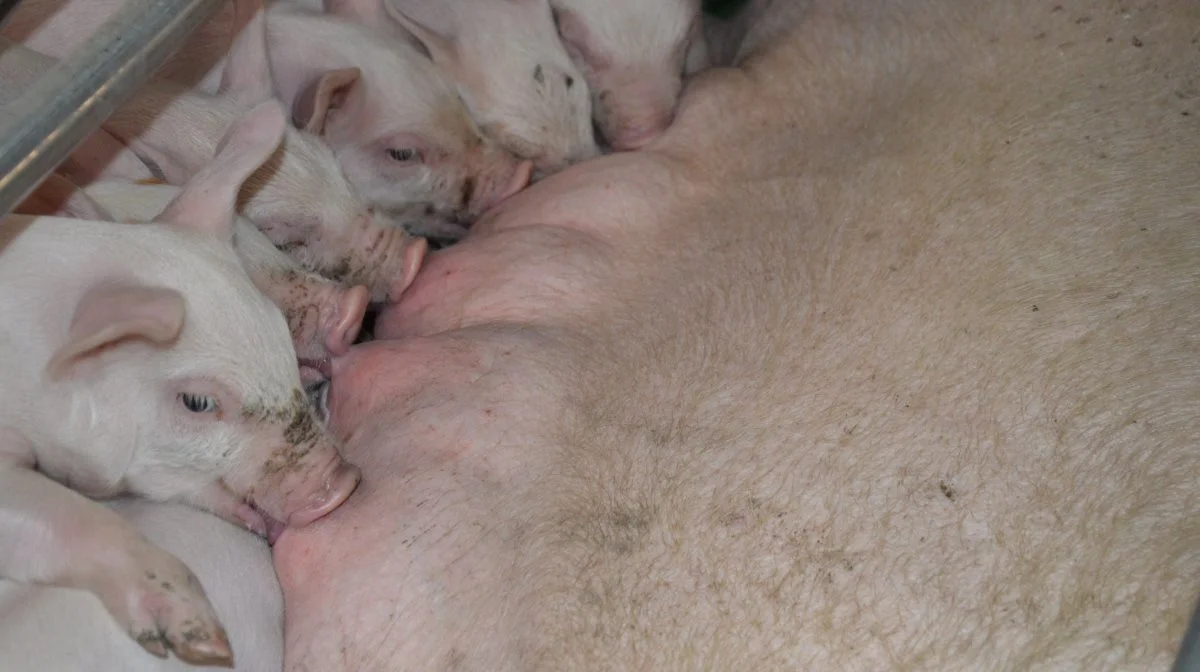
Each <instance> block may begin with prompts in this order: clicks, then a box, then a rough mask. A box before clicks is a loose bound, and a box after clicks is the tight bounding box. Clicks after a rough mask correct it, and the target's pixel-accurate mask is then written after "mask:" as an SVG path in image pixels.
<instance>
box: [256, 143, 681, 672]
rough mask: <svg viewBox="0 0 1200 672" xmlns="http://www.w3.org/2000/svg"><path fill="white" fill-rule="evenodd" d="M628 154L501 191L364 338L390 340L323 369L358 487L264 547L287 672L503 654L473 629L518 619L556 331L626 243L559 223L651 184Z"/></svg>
mask: <svg viewBox="0 0 1200 672" xmlns="http://www.w3.org/2000/svg"><path fill="white" fill-rule="evenodd" d="M639 161H640V159H638V158H637V157H636V156H635V155H623V156H612V157H606V158H604V159H598V160H595V161H592V162H588V163H585V164H580V165H578V166H576V167H574V168H572V169H569V170H568V171H565V172H563V173H559V174H557V175H555V176H553V177H551V178H549V179H547V180H545V181H543V182H541V183H539V184H538V185H535V187H533V188H531V189H529V190H528V191H526V192H523V193H521V194H519V195H518V196H516V197H514V198H513V199H512V200H511V201H509V202H508V203H507V204H505V205H504V206H502V207H501V208H500V209H498V210H497V211H496V212H495V213H494V215H493V216H491V217H489V218H488V220H486V221H484V222H481V224H480V225H479V227H478V228H477V229H475V230H473V231H472V233H471V235H470V236H469V237H468V238H467V239H466V240H465V241H463V242H462V243H459V244H458V245H455V246H453V247H450V248H447V249H445V250H440V251H437V252H434V253H431V254H430V255H429V258H428V260H427V262H426V266H425V268H424V269H423V270H422V272H421V273H420V274H419V275H418V277H417V279H416V281H415V282H414V283H413V284H412V286H411V287H410V288H409V289H408V291H406V292H405V293H404V295H403V298H402V300H401V302H400V303H399V304H397V305H392V306H390V307H388V308H387V309H386V310H385V311H384V313H383V314H382V315H381V317H380V319H379V322H378V324H377V326H376V333H377V336H378V337H380V338H383V339H391V340H377V341H374V342H371V343H367V344H364V345H359V346H356V347H354V348H352V349H351V351H350V353H348V354H347V355H345V356H343V357H339V358H336V359H335V360H334V362H333V366H332V377H331V383H330V387H329V389H328V392H327V405H328V411H329V419H330V426H331V427H332V428H333V430H334V431H335V432H336V433H337V434H339V435H340V436H341V437H342V438H344V439H345V442H346V443H345V451H344V452H345V457H346V459H347V460H349V461H350V462H352V463H354V464H357V465H359V466H360V467H361V468H362V473H363V481H362V483H361V485H360V486H359V489H358V492H357V493H356V495H355V496H354V497H352V498H351V499H350V500H349V501H347V502H346V503H345V504H344V505H343V506H341V507H340V508H339V509H337V510H336V511H334V512H333V513H332V514H330V515H329V516H328V517H326V518H324V519H322V520H319V521H317V522H316V523H314V524H313V525H311V526H309V527H306V528H303V529H288V530H287V531H285V532H284V534H283V536H282V537H280V539H279V540H278V543H277V545H276V546H275V562H276V567H277V570H278V573H279V577H280V581H281V584H282V587H283V590H284V595H285V601H286V604H287V624H288V627H287V652H288V653H287V656H288V669H289V670H295V671H299V670H306V671H308V670H311V671H316V670H335V669H337V670H340V669H364V670H365V669H440V667H442V666H445V665H447V664H450V663H451V662H453V661H454V660H456V659H458V660H461V659H462V657H463V656H466V655H468V654H466V653H464V651H465V650H467V649H469V650H470V652H471V653H470V654H469V658H470V659H474V660H475V663H480V662H481V661H483V660H492V661H496V662H494V663H493V664H494V665H495V667H493V668H492V669H503V668H504V667H506V665H505V664H503V663H501V662H499V661H503V660H511V658H509V657H507V656H510V655H511V654H512V651H511V650H509V647H511V646H513V642H514V641H515V640H517V639H519V637H518V636H517V635H516V634H515V633H511V632H502V631H501V632H494V633H493V634H491V635H489V636H487V637H481V636H480V634H479V633H480V625H481V624H486V627H487V629H488V630H489V631H491V630H494V628H495V627H496V624H498V623H513V625H514V627H515V626H516V624H517V622H518V621H520V620H521V619H516V621H514V620H513V619H512V618H511V614H512V609H513V608H514V602H513V601H514V600H517V601H519V598H518V597H517V596H516V593H517V592H518V590H517V589H514V588H511V586H512V585H513V581H514V580H516V578H517V577H518V576H519V575H520V574H519V571H518V570H517V569H515V567H516V564H517V563H515V562H514V558H513V546H512V541H513V539H514V538H516V537H515V536H514V535H519V534H520V533H519V532H518V530H517V527H518V526H517V524H516V523H515V522H514V521H516V520H518V519H520V517H521V514H520V511H521V510H523V509H522V508H521V506H520V505H518V504H516V502H517V501H518V499H520V494H519V493H522V492H533V491H535V489H536V484H537V482H538V479H539V468H541V466H542V465H544V464H546V462H547V461H548V456H549V455H550V454H551V453H550V452H549V451H554V450H557V448H556V446H557V445H558V443H559V441H558V439H557V438H556V437H553V436H551V433H552V428H553V427H554V426H555V420H556V418H558V417H560V416H561V415H562V412H563V411H562V409H563V403H564V402H563V401H562V399H563V398H564V397H565V393H566V387H565V386H566V385H567V384H568V379H569V378H570V374H569V372H570V371H571V370H572V368H577V367H574V366H573V359H574V358H575V357H576V356H577V354H578V353H577V351H574V350H572V349H571V347H572V346H571V345H570V344H571V343H574V342H575V341H574V340H572V339H571V338H569V337H564V333H566V332H567V331H569V330H570V329H576V328H578V327H577V325H579V324H581V323H583V322H585V321H586V319H587V316H588V315H589V314H592V311H594V310H595V309H596V308H597V307H598V306H602V305H603V302H604V301H605V298H604V297H605V295H606V293H605V288H606V287H611V286H612V285H613V284H614V283H615V282H616V281H617V277H616V273H617V268H618V266H617V265H616V264H614V263H613V261H614V256H615V254H616V253H617V252H618V250H619V249H620V248H619V245H621V244H626V245H629V246H631V247H632V246H633V245H634V244H635V243H639V239H638V237H637V236H636V235H631V232H629V231H624V232H622V231H620V229H621V227H622V226H623V224H621V223H619V222H607V223H605V222H598V221H597V220H596V219H592V220H589V222H588V223H587V224H586V225H585V224H584V223H582V222H578V221H576V220H574V219H573V217H572V215H571V213H578V212H592V213H595V212H603V211H604V209H603V208H598V204H599V205H603V204H611V203H612V202H613V201H612V199H613V197H614V194H616V193H619V192H618V190H617V189H615V188H614V185H619V184H621V183H622V181H624V180H629V181H631V183H640V185H639V189H638V190H636V191H635V192H634V193H646V192H645V190H644V186H645V184H646V183H647V181H649V180H651V179H652V178H653V177H654V176H653V175H650V176H647V175H639V171H638V166H639ZM593 185H596V186H593ZM659 193H661V192H659ZM638 207H639V202H636V201H634V200H630V201H629V202H628V203H627V207H625V208H623V209H621V211H620V212H621V213H622V215H629V214H630V213H631V212H634V211H636V210H637V209H638ZM621 221H622V222H625V221H630V222H636V221H643V222H644V221H645V219H644V217H639V216H636V215H635V216H634V217H631V218H629V219H628V220H626V219H624V218H623V219H622V220H621ZM537 222H555V223H556V224H555V225H540V224H530V223H537ZM606 227H607V229H608V230H606ZM624 241H629V242H627V243H626V242H624ZM626 249H630V248H626ZM506 586H509V588H507V589H506V588H504V587H506ZM505 614H509V617H506V616H505ZM477 656H478V659H476V657H477ZM484 656H488V657H484ZM468 667H469V665H468ZM464 669H465V668H464Z"/></svg>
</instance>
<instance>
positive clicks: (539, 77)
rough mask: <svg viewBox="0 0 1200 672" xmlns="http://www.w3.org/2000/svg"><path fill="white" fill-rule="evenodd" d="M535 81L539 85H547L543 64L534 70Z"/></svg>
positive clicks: (539, 64)
mask: <svg viewBox="0 0 1200 672" xmlns="http://www.w3.org/2000/svg"><path fill="white" fill-rule="evenodd" d="M533 81H535V82H537V83H538V84H545V83H546V75H545V73H543V72H542V64H541V63H538V64H537V67H535V68H534V69H533Z"/></svg>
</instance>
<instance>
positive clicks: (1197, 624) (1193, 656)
mask: <svg viewBox="0 0 1200 672" xmlns="http://www.w3.org/2000/svg"><path fill="white" fill-rule="evenodd" d="M1171 672H1200V602H1198V603H1197V604H1196V609H1195V611H1193V612H1192V620H1191V621H1190V622H1189V623H1188V628H1187V632H1185V633H1184V635H1183V642H1182V643H1181V644H1180V645H1179V655H1178V656H1176V658H1175V665H1174V666H1172V667H1171Z"/></svg>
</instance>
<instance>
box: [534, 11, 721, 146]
mask: <svg viewBox="0 0 1200 672" xmlns="http://www.w3.org/2000/svg"><path fill="white" fill-rule="evenodd" d="M550 5H551V6H552V7H553V8H554V17H555V20H556V21H557V23H558V29H559V34H560V35H561V36H562V40H563V43H564V44H565V45H566V47H567V51H568V53H570V54H571V57H572V58H573V59H575V61H576V62H577V63H578V64H579V66H580V68H581V69H582V70H583V72H584V77H585V78H586V79H587V83H588V86H589V87H590V88H591V92H592V110H593V115H594V117H595V119H596V124H597V125H598V126H599V127H600V132H601V134H602V135H603V136H604V139H605V140H607V141H608V143H609V144H610V145H612V147H613V149H616V150H622V151H623V150H633V149H639V148H641V147H644V146H645V145H646V144H648V143H649V142H650V141H652V140H654V139H655V138H657V137H658V136H659V135H661V134H662V132H663V131H664V130H666V128H667V126H668V125H670V123H671V120H672V119H673V118H674V116H675V104H676V101H677V100H678V99H679V94H680V91H681V90H682V88H683V79H684V77H685V76H686V75H690V74H692V73H695V72H697V71H699V70H701V69H703V68H705V67H707V66H708V50H707V46H706V44H705V40H704V31H703V23H702V21H701V12H700V0H550Z"/></svg>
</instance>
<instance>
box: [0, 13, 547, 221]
mask: <svg viewBox="0 0 1200 672" xmlns="http://www.w3.org/2000/svg"><path fill="white" fill-rule="evenodd" d="M122 1H123V0H24V1H23V2H22V3H21V4H20V5H19V6H18V7H17V8H16V9H15V10H13V12H12V13H11V14H10V18H9V22H8V24H7V25H6V26H5V27H4V29H3V34H4V35H6V36H7V37H9V38H10V39H14V40H19V41H21V42H23V43H24V44H26V45H27V46H29V47H30V48H33V49H36V50H38V51H42V52H44V53H47V54H50V55H52V56H55V57H58V58H63V57H65V56H66V55H67V54H69V53H70V52H71V51H72V49H74V48H75V47H76V46H78V45H79V44H81V43H83V41H84V40H86V39H87V38H88V36H89V35H90V34H91V32H92V31H94V29H95V26H96V25H97V21H99V20H102V19H104V18H107V17H109V16H111V15H112V14H113V13H115V12H116V11H117V9H119V8H120V6H121V3H122ZM261 4H262V3H255V2H252V1H251V0H239V1H237V2H231V3H229V4H228V5H226V7H225V8H223V9H222V10H221V11H220V12H219V13H218V15H217V16H216V17H214V19H213V20H211V21H209V22H207V23H206V24H204V25H202V26H200V27H199V28H198V29H197V30H196V31H195V32H194V33H193V34H192V36H191V37H190V38H189V39H188V41H187V42H186V43H185V44H184V45H183V46H182V47H181V48H180V49H179V51H178V53H177V54H176V55H175V56H174V57H172V58H171V59H168V61H167V63H165V64H164V66H163V68H162V69H161V70H160V71H159V72H160V74H161V75H162V76H163V77H164V78H167V79H171V80H172V81H175V82H177V83H180V84H182V85H185V86H188V87H196V88H197V89H198V90H200V91H203V92H205V93H209V94H214V93H217V92H218V91H219V90H220V88H221V87H220V84H219V82H220V80H221V78H222V72H223V70H224V69H225V67H226V66H225V62H226V60H233V59H234V55H233V53H232V52H233V47H231V44H235V43H236V41H237V38H235V36H241V35H242V34H243V33H244V32H245V28H246V25H247V24H248V23H252V21H251V20H248V19H247V16H248V15H249V14H250V10H251V9H252V8H253V7H254V6H255V5H261ZM266 15H267V26H266V36H265V39H266V40H267V42H268V44H269V49H266V48H264V51H266V52H267V53H268V54H269V58H270V67H269V69H270V73H271V75H270V76H271V79H272V80H273V82H274V90H273V93H274V94H275V95H277V96H278V97H279V98H280V99H281V100H282V101H283V102H284V103H285V105H286V106H287V107H288V108H289V109H292V111H293V117H294V121H295V122H296V123H297V125H299V126H300V127H302V128H304V129H307V130H308V131H310V132H311V133H313V134H316V135H319V136H321V137H322V138H323V139H324V140H325V141H326V142H327V143H328V145H329V147H330V148H332V150H333V154H334V155H335V156H336V158H337V160H338V162H340V164H341V166H342V168H343V170H344V171H345V176H346V178H348V179H349V181H350V183H351V184H353V185H354V187H355V189H356V191H357V192H358V193H360V194H361V195H362V197H363V198H364V199H365V200H366V201H367V202H368V203H369V204H370V205H372V206H373V207H375V208H377V209H379V210H382V211H386V212H387V213H388V214H389V215H391V216H393V217H396V218H399V220H400V221H402V222H404V225H405V226H407V227H409V231H411V232H414V233H419V234H421V235H437V236H445V237H454V236H458V235H462V233H464V232H465V225H466V224H469V223H470V222H471V221H473V220H474V219H475V218H476V217H478V216H479V215H480V214H481V213H482V212H483V211H485V210H487V209H488V208H490V207H492V206H494V205H496V204H498V203H500V202H501V201H503V200H505V199H506V198H508V197H509V196H511V195H512V194H513V193H515V192H517V191H519V190H521V189H522V188H524V187H525V186H526V185H527V184H528V183H529V179H530V174H531V171H532V163H531V162H528V161H525V162H522V161H519V160H517V159H516V157H514V156H513V155H512V154H510V153H508V152H505V151H503V150H502V149H501V148H499V147H498V146H496V144H495V143H494V142H492V141H490V140H488V139H486V138H484V137H483V136H482V135H481V133H480V130H479V128H478V126H477V125H476V124H475V122H474V121H473V120H472V119H471V117H470V114H469V113H468V112H467V109H466V107H465V106H464V105H463V103H462V101H461V100H460V99H459V96H458V93H457V92H456V91H455V88H454V86H453V85H452V84H451V83H450V81H449V80H448V79H447V78H446V76H445V75H443V74H442V72H441V71H440V70H439V69H438V68H437V66H435V65H434V64H433V62H432V61H431V60H430V59H429V58H428V57H427V56H426V55H424V54H422V53H421V51H420V49H419V48H418V47H417V46H415V45H413V44H409V43H407V42H405V41H402V40H397V39H395V36H394V30H395V26H394V24H393V22H392V21H391V20H390V19H389V20H388V25H385V26H379V27H377V29H373V28H371V27H368V26H363V25H359V24H357V23H355V22H353V21H350V20H345V19H341V18H339V17H336V16H330V15H327V14H323V13H321V12H319V11H312V10H309V9H307V8H305V7H299V6H295V5H293V4H291V3H288V2H273V3H270V4H269V6H268V7H267V9H266ZM227 57H228V59H227ZM201 72H203V73H206V74H204V75H199V74H197V73H201ZM305 198H310V197H305ZM251 219H254V220H255V221H256V222H258V223H259V224H261V223H262V221H261V220H260V218H259V217H255V216H254V215H251ZM276 242H278V241H276Z"/></svg>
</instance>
